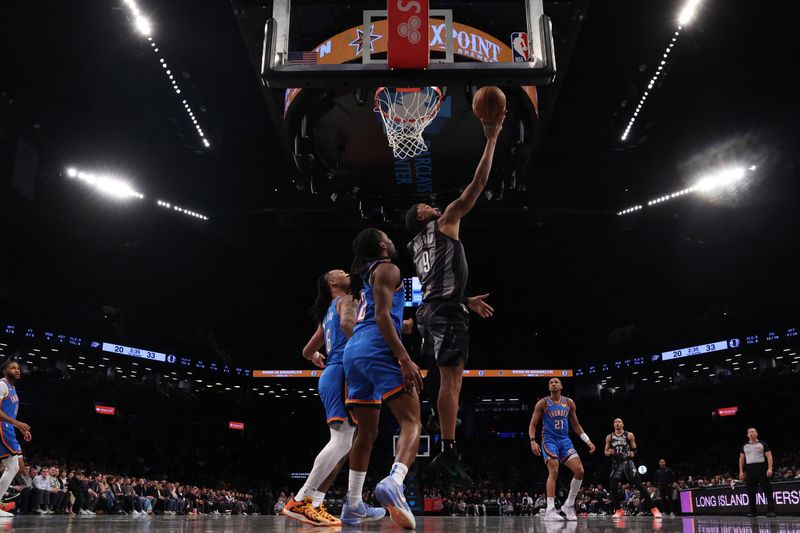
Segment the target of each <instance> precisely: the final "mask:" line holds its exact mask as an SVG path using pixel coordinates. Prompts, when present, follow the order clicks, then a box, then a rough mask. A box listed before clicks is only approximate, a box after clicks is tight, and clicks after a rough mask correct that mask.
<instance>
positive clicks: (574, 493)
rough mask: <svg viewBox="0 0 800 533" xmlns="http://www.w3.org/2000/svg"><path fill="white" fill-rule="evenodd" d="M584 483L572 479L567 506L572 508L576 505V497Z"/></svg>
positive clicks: (580, 480)
mask: <svg viewBox="0 0 800 533" xmlns="http://www.w3.org/2000/svg"><path fill="white" fill-rule="evenodd" d="M582 483H583V480H582V479H575V478H572V481H570V483H569V494H568V495H567V500H566V501H565V502H564V503H565V504H566V505H569V506H570V507H572V506H573V505H575V496H577V495H578V489H580V488H581V484H582Z"/></svg>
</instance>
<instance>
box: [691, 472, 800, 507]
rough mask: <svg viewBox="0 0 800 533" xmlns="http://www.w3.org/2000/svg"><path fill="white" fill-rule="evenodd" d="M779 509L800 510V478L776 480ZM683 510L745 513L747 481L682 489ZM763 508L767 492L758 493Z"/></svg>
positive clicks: (758, 499)
mask: <svg viewBox="0 0 800 533" xmlns="http://www.w3.org/2000/svg"><path fill="white" fill-rule="evenodd" d="M772 496H773V497H774V498H775V512H777V513H778V514H800V479H798V480H793V481H778V482H773V483H772ZM680 500H681V512H683V513H684V514H695V515H704V514H745V513H747V512H748V510H749V506H750V497H749V496H748V495H747V488H746V486H745V484H744V483H737V484H736V485H735V486H734V487H733V488H731V487H729V486H724V487H703V488H697V489H690V490H682V491H680ZM756 505H758V507H759V510H762V511H766V505H767V500H766V498H765V497H764V493H763V492H761V491H759V492H758V493H757V495H756Z"/></svg>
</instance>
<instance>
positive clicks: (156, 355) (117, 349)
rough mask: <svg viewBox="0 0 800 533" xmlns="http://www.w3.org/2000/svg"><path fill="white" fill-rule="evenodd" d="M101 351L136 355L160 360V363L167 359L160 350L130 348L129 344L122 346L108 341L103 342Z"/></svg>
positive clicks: (129, 355) (141, 357)
mask: <svg viewBox="0 0 800 533" xmlns="http://www.w3.org/2000/svg"><path fill="white" fill-rule="evenodd" d="M103 351H104V352H108V353H113V354H116V355H127V356H128V357H138V358H139V359H147V360H149V361H161V362H162V363H164V362H166V360H167V355H166V354H163V353H160V352H151V351H150V350H142V349H140V348H131V347H130V346H122V345H120V344H111V343H108V342H104V343H103Z"/></svg>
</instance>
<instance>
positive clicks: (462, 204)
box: [439, 120, 503, 238]
mask: <svg viewBox="0 0 800 533" xmlns="http://www.w3.org/2000/svg"><path fill="white" fill-rule="evenodd" d="M482 124H483V131H484V134H485V135H486V146H485V147H484V148H483V156H481V160H480V162H479V163H478V168H477V169H475V176H474V177H473V178H472V181H471V182H470V184H469V185H467V188H466V189H464V192H463V193H461V196H460V197H459V198H457V199H456V200H454V201H453V202H451V203H450V205H448V206H447V209H445V210H444V214H443V215H442V216H441V218H440V219H439V229H440V231H442V232H443V233H444V234H445V235H448V236H450V237H452V235H450V233H454V234H455V238H457V237H458V229H459V226H460V224H461V219H462V218H464V217H465V216H467V213H469V212H470V211H471V210H472V208H473V207H475V202H477V201H478V197H480V195H481V193H482V192H483V190H484V189H485V188H486V183H487V182H488V181H489V172H490V171H491V170H492V161H493V160H494V149H495V146H497V136H498V135H499V134H500V132H501V131H502V130H503V121H502V120H501V121H499V122H498V123H497V124H494V125H492V126H488V125H486V123H482Z"/></svg>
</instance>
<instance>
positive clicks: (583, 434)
mask: <svg viewBox="0 0 800 533" xmlns="http://www.w3.org/2000/svg"><path fill="white" fill-rule="evenodd" d="M580 436H581V440H582V441H583V442H589V435H587V434H586V433H581V435H580Z"/></svg>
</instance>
